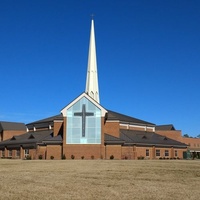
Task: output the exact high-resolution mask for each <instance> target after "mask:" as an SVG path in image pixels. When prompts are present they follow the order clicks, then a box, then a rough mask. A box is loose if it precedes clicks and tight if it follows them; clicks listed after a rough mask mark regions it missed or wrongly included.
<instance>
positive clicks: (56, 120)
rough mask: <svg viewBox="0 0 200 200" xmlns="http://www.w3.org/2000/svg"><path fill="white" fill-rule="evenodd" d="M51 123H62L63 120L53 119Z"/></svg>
mask: <svg viewBox="0 0 200 200" xmlns="http://www.w3.org/2000/svg"><path fill="white" fill-rule="evenodd" d="M53 122H63V120H61V119H60V120H59V119H55V120H54V121H53Z"/></svg>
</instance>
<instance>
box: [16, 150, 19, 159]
mask: <svg viewBox="0 0 200 200" xmlns="http://www.w3.org/2000/svg"><path fill="white" fill-rule="evenodd" d="M16 157H20V150H19V149H18V150H16Z"/></svg>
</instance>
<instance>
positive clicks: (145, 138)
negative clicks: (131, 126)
mask: <svg viewBox="0 0 200 200" xmlns="http://www.w3.org/2000/svg"><path fill="white" fill-rule="evenodd" d="M120 138H121V139H122V140H124V141H125V144H137V145H142V144H145V145H155V146H177V147H187V145H186V144H184V143H182V142H179V141H176V140H173V139H170V138H168V137H165V136H162V135H159V134H156V133H154V132H146V131H135V130H122V129H121V130H120Z"/></svg>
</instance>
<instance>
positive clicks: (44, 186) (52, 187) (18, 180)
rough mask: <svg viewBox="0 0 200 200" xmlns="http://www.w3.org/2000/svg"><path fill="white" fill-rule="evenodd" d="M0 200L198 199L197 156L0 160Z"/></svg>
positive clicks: (198, 164) (198, 165) (199, 174)
mask: <svg viewBox="0 0 200 200" xmlns="http://www.w3.org/2000/svg"><path fill="white" fill-rule="evenodd" d="M0 199H2V200H7V199H9V200H10V199H11V200H18V199H20V200H22V199H26V200H29V199H30V200H33V199H37V200H39V199H42V200H46V199H48V200H50V199H52V200H53V199H56V200H62V199H108V200H113V199H115V200H116V199H125V200H129V199H148V200H149V199H153V200H162V199H166V200H179V199H181V200H185V199H190V200H193V199H194V200H198V199H200V161H197V160H152V161H150V160H61V161H56V160H50V161H44V160H31V161H28V160H5V159H2V160H0Z"/></svg>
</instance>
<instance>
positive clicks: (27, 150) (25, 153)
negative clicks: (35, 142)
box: [24, 149, 29, 157]
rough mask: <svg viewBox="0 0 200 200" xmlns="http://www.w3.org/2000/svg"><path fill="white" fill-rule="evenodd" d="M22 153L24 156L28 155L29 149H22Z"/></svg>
mask: <svg viewBox="0 0 200 200" xmlns="http://www.w3.org/2000/svg"><path fill="white" fill-rule="evenodd" d="M24 155H25V157H27V156H29V149H24Z"/></svg>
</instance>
